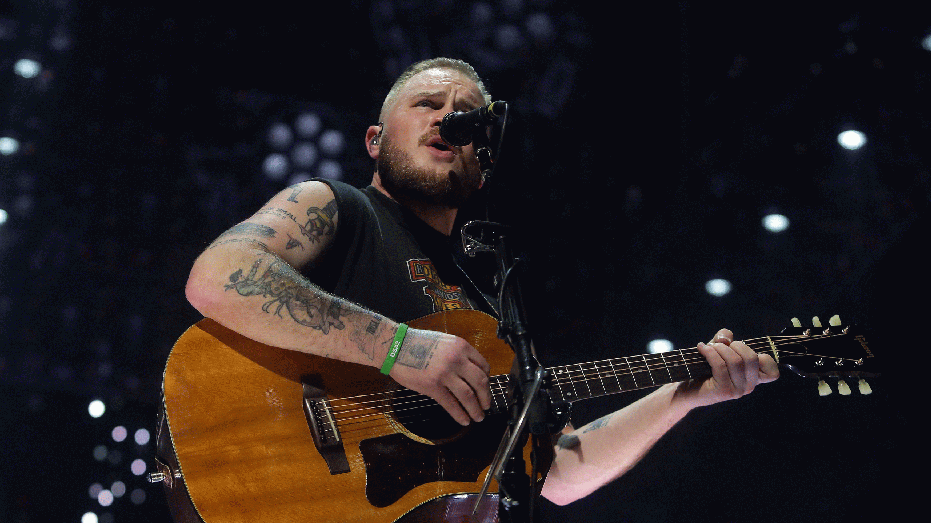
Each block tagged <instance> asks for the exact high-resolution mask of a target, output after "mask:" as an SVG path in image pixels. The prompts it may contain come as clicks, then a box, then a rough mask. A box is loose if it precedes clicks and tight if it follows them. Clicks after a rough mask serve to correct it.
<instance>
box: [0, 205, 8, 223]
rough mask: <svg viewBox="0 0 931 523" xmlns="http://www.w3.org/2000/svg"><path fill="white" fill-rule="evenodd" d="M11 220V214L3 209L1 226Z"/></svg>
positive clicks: (1, 210)
mask: <svg viewBox="0 0 931 523" xmlns="http://www.w3.org/2000/svg"><path fill="white" fill-rule="evenodd" d="M9 218H10V213H8V212H6V211H4V210H3V209H0V225H3V224H4V223H6V221H7V220H8V219H9Z"/></svg>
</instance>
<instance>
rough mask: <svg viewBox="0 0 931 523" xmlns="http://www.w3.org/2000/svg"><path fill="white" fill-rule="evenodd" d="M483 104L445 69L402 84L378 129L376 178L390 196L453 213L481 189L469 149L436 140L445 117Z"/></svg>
mask: <svg viewBox="0 0 931 523" xmlns="http://www.w3.org/2000/svg"><path fill="white" fill-rule="evenodd" d="M481 105H484V98H483V97H482V94H481V91H479V89H478V87H477V86H476V85H475V84H474V83H473V82H472V81H471V80H469V79H468V78H467V77H466V76H465V75H463V74H461V73H459V72H457V71H455V70H451V69H428V70H426V71H423V72H421V73H418V74H417V75H415V76H414V77H412V78H411V79H410V80H408V82H407V83H406V84H405V86H404V88H403V89H401V91H400V92H399V93H398V96H397V98H396V99H395V100H394V102H393V103H392V104H391V106H390V108H389V110H388V113H387V115H386V117H385V121H384V122H383V123H384V127H383V128H382V136H381V142H380V144H379V153H378V174H379V177H380V178H381V181H382V184H383V185H384V187H385V189H386V190H387V191H388V193H389V194H391V195H392V196H394V197H396V198H397V197H400V198H402V199H411V200H415V201H418V202H423V203H428V204H434V205H442V206H445V207H449V208H454V209H455V208H459V207H460V206H461V205H462V203H464V202H465V200H466V199H468V197H469V196H470V195H471V194H472V193H474V192H475V191H476V190H478V188H479V187H480V186H481V171H480V169H479V165H478V160H477V159H476V157H475V151H474V149H473V146H472V145H471V144H469V145H467V146H465V147H452V146H450V145H448V144H446V143H444V142H443V140H442V139H440V134H439V132H440V122H441V121H442V120H443V117H444V116H446V114H447V113H450V112H453V111H469V110H472V109H475V108H477V107H480V106H481Z"/></svg>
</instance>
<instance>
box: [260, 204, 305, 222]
mask: <svg viewBox="0 0 931 523" xmlns="http://www.w3.org/2000/svg"><path fill="white" fill-rule="evenodd" d="M256 214H273V215H275V216H277V217H279V218H288V219H289V220H291V221H292V222H294V223H297V218H295V217H294V215H293V214H291V213H289V212H288V211H286V210H284V209H272V208H271V207H267V208H265V209H262V210H260V211H259V212H257V213H256Z"/></svg>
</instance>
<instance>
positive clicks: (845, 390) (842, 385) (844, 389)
mask: <svg viewBox="0 0 931 523" xmlns="http://www.w3.org/2000/svg"><path fill="white" fill-rule="evenodd" d="M837 392H838V394H840V395H841V396H850V385H847V382H846V381H844V380H840V381H838V382H837Z"/></svg>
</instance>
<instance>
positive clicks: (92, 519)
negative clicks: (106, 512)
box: [81, 512, 99, 523]
mask: <svg viewBox="0 0 931 523" xmlns="http://www.w3.org/2000/svg"><path fill="white" fill-rule="evenodd" d="M98 521H99V520H98V519H97V514H94V513H93V512H85V513H84V515H83V516H81V523H98Z"/></svg>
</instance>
